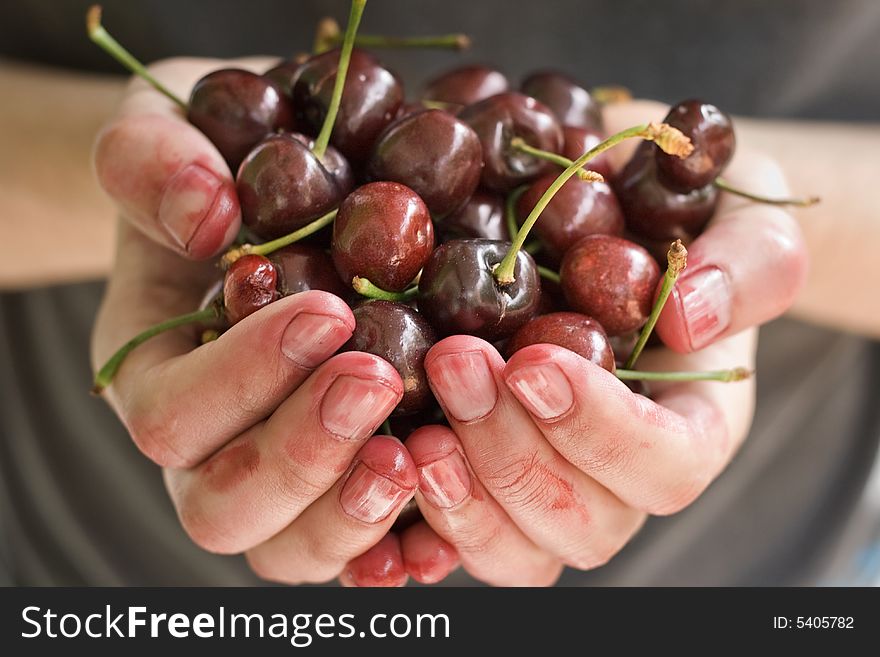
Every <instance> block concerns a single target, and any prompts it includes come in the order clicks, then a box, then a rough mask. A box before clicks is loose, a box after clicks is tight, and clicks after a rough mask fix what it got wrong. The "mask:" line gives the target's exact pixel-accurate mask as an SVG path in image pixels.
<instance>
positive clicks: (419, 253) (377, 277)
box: [331, 182, 434, 292]
mask: <svg viewBox="0 0 880 657" xmlns="http://www.w3.org/2000/svg"><path fill="white" fill-rule="evenodd" d="M433 248H434V226H433V224H432V223H431V215H430V213H429V212H428V208H427V207H426V206H425V203H424V202H423V201H422V199H421V198H419V195H418V194H416V193H415V192H414V191H413V190H411V189H410V188H409V187H406V186H405V185H401V184H399V183H395V182H374V183H369V184H366V185H363V186H362V187H358V188H357V189H356V190H354V191H353V192H352V193H351V194H349V195H348V196H347V197H346V198H345V200H344V201H343V202H342V205H340V206H339V214H337V215H336V221H334V222H333V245H332V247H331V254H332V255H333V263H334V264H335V265H336V271H338V272H339V275H340V277H342V280H343V281H345V282H346V283H348V284H351V280H352V279H353V278H354V277H355V276H360V277H361V278H367V279H369V280H370V282H371V283H373V284H374V285H376V286H378V287H380V288H382V289H383V290H388V291H391V292H399V291H401V290H403V289H404V288H406V286H407V285H409V284H410V283H411V282H412V280H413V279H414V278H415V277H416V274H418V273H419V270H420V269H421V268H422V267H423V266H424V264H425V261H426V260H427V259H428V256H430V255H431V251H432V250H433Z"/></svg>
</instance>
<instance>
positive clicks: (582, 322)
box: [505, 312, 615, 372]
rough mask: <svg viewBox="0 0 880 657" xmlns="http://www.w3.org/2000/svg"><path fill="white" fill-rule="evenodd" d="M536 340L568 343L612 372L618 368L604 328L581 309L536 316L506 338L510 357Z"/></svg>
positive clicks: (567, 346)
mask: <svg viewBox="0 0 880 657" xmlns="http://www.w3.org/2000/svg"><path fill="white" fill-rule="evenodd" d="M533 344H555V345H558V346H560V347H565V348H566V349H568V350H569V351H573V352H574V353H576V354H578V355H579V356H583V357H584V358H586V359H587V360H588V361H590V362H591V363H595V364H596V365H598V366H599V367H602V368H604V369H606V370H608V371H609V372H613V371H614V370H615V365H614V352H613V351H612V349H611V343H610V342H609V341H608V335H607V334H606V333H605V329H603V328H602V325H601V324H599V322H597V321H596V320H595V319H593V318H592V317H587V316H586V315H582V314H580V313H572V312H561V313H550V314H549V315H541V316H540V317H535V318H534V319H533V320H531V321H530V322H529V323H528V324H525V325H524V326H522V327H521V328H520V329H519V330H518V331H517V332H516V333H514V334H513V336H512V337H511V338H510V340H508V341H507V345H506V346H505V350H506V354H507V357H508V358H510V357H511V356H513V354H515V353H516V352H517V351H519V350H520V349H523V348H524V347H528V346H530V345H533Z"/></svg>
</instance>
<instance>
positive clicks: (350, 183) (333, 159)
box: [289, 132, 354, 197]
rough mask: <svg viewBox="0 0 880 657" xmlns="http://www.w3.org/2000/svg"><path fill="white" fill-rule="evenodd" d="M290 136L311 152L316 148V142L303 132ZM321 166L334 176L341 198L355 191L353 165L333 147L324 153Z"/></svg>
mask: <svg viewBox="0 0 880 657" xmlns="http://www.w3.org/2000/svg"><path fill="white" fill-rule="evenodd" d="M289 136H291V137H293V138H294V139H296V140H297V141H299V142H300V143H302V144H303V145H304V146H305V147H306V148H308V149H309V150H310V151H311V150H312V149H313V148H314V147H315V140H314V139H312V138H311V137H307V136H306V135H304V134H302V133H301V132H291V133H289ZM321 164H322V165H323V166H324V168H325V169H326V170H327V173H329V174H330V175H331V176H332V178H333V180H335V181H336V186H337V187H339V194H340V197H345V196H347V195H348V194H350V193H351V190H353V189H354V172H353V171H352V170H351V165H350V164H349V163H348V160H347V159H345V156H344V155H343V154H342V153H340V152H339V151H337V150H336V149H335V148H333V147H332V146H328V147H327V150H326V151H324V156H323V157H322V158H321Z"/></svg>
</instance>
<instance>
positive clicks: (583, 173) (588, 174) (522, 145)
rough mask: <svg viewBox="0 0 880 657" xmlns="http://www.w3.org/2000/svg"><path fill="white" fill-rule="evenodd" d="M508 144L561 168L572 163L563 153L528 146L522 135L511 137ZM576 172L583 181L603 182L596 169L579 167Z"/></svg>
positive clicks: (603, 179)
mask: <svg viewBox="0 0 880 657" xmlns="http://www.w3.org/2000/svg"><path fill="white" fill-rule="evenodd" d="M510 146H511V148H514V149H516V150H518V151H520V152H521V153H525V154H526V155H531V156H533V157H537V158H538V159H541V160H547V161H548V162H552V163H553V164H557V165H559V166H561V167H562V168H563V169H564V168H566V167H570V166H571V165H572V161H571V160H570V159H568V158H567V157H565V156H564V155H560V154H559V153H552V152H551V151H545V150H542V149H540V148H535V147H534V146H529V145H528V144H527V143H526V142H525V140H523V138H522V137H514V138H513V139H511V140H510ZM577 173H578V177H579V178H580V179H581V180H583V181H585V182H605V178H603V177H602V174H601V173H597V172H596V171H590V170H589V169H584V168H580V169H578V172H577Z"/></svg>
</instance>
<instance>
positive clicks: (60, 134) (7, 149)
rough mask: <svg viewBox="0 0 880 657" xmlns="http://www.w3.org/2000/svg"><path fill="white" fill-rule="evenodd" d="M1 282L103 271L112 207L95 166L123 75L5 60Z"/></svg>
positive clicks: (0, 108) (0, 137) (0, 83)
mask: <svg viewBox="0 0 880 657" xmlns="http://www.w3.org/2000/svg"><path fill="white" fill-rule="evenodd" d="M0 88H2V89H3V90H4V98H5V99H6V102H4V103H3V104H2V105H0V144H3V147H2V148H0V180H2V181H3V193H2V194H0V217H2V224H3V238H4V244H5V248H4V249H3V252H4V253H3V258H2V259H0V289H10V288H21V287H26V286H31V285H41V284H52V283H64V282H71V281H75V280H84V279H88V278H95V277H99V276H104V275H105V274H106V273H107V271H108V270H109V268H110V263H111V261H112V254H113V231H114V218H115V212H114V209H113V205H112V203H111V202H110V201H109V199H107V198H106V196H104V194H103V193H102V192H101V190H100V189H99V188H98V184H97V182H96V181H95V178H94V175H93V173H92V167H91V165H90V159H91V149H92V143H93V141H94V138H95V133H96V132H97V131H98V129H99V127H100V126H101V124H102V123H104V122H105V121H106V120H107V119H108V117H109V116H110V115H111V114H112V113H113V111H114V108H115V107H116V106H117V104H118V101H119V97H120V95H121V93H122V91H123V88H124V81H123V80H122V79H121V78H115V77H107V76H95V75H84V74H77V73H71V72H69V71H61V70H58V69H49V68H43V67H33V66H27V65H23V64H20V63H17V62H11V61H8V60H0Z"/></svg>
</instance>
